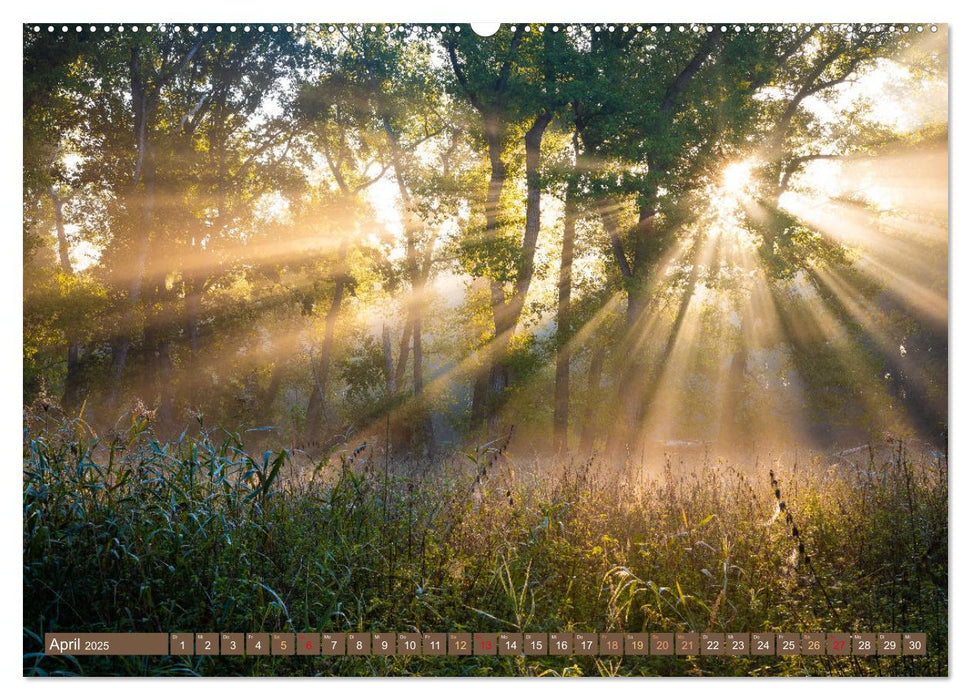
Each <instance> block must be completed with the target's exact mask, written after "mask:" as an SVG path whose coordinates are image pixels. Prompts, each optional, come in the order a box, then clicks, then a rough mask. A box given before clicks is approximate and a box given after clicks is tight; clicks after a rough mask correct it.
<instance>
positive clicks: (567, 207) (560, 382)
mask: <svg viewBox="0 0 971 700" xmlns="http://www.w3.org/2000/svg"><path fill="white" fill-rule="evenodd" d="M576 217H577V203H576V190H575V186H574V183H573V181H572V180H571V181H570V182H569V184H568V185H567V188H566V197H565V200H564V209H563V247H562V248H561V250H560V276H559V284H558V289H557V300H556V335H557V343H556V346H557V348H556V374H555V377H554V382H553V441H554V443H555V445H556V449H557V450H558V451H565V450H566V449H567V448H568V447H569V427H570V355H571V353H570V347H569V342H570V336H571V335H572V333H571V329H570V297H571V294H572V290H573V247H574V240H575V238H576Z"/></svg>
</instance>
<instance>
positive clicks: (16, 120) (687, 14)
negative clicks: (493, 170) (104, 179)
mask: <svg viewBox="0 0 971 700" xmlns="http://www.w3.org/2000/svg"><path fill="white" fill-rule="evenodd" d="M2 12H3V15H4V21H3V23H2V24H0V29H2V32H3V34H2V37H0V39H2V40H0V55H2V58H3V60H2V64H0V65H2V66H3V77H4V80H3V83H2V85H3V86H4V87H5V88H6V90H7V91H9V92H8V93H7V101H8V103H9V102H19V100H20V95H21V94H22V89H21V85H22V55H21V33H20V32H21V25H22V23H24V22H32V23H33V22H36V23H38V24H41V23H44V22H48V23H53V21H55V20H57V21H58V22H60V23H71V22H70V20H73V21H74V22H75V23H76V22H78V21H79V20H80V21H83V23H85V24H87V23H99V24H103V23H106V22H107V23H115V24H117V23H121V22H133V21H138V22H143V23H144V22H161V21H168V22H175V21H179V22H199V21H206V22H212V21H214V20H216V21H222V20H228V21H236V22H238V21H240V20H242V21H246V22H250V23H258V22H274V21H275V22H281V21H282V22H286V21H293V22H298V21H306V22H314V23H316V22H318V21H328V22H367V21H384V22H396V21H400V22H405V21H412V22H422V23H424V22H490V21H493V22H494V21H507V22H510V21H518V22H544V21H546V22H551V21H556V22H578V21H587V22H638V21H649V22H654V23H660V22H670V23H686V22H693V21H695V22H697V21H718V22H722V21H725V22H729V21H735V22H821V21H824V22H868V23H875V22H881V23H887V22H911V23H916V22H923V23H947V24H950V25H951V26H950V27H949V31H950V42H951V66H950V83H951V119H950V125H951V130H950V138H951V151H952V172H951V180H950V182H951V192H952V193H960V192H962V191H963V188H962V186H961V185H962V184H965V183H966V181H967V178H964V177H962V173H963V172H964V170H963V166H964V164H965V159H967V158H968V157H969V156H968V153H967V141H966V139H965V138H964V134H963V132H962V131H961V128H960V127H961V126H962V125H963V124H964V123H966V121H967V119H968V116H967V115H968V109H967V104H968V103H967V97H966V94H965V92H964V90H965V89H967V88H966V87H962V88H958V86H960V85H961V84H962V78H966V76H965V71H964V69H965V64H966V60H967V56H968V48H967V44H966V43H964V40H962V37H963V35H964V30H965V29H967V28H968V27H971V23H965V22H963V20H964V13H963V12H961V11H960V10H958V9H957V4H956V3H953V2H945V1H943V0H911V1H910V2H902V1H900V0H884V1H882V2H879V3H851V2H847V1H846V0H812V1H811V2H804V3H801V4H800V5H799V6H795V5H794V4H793V3H783V2H778V0H775V1H772V2H768V1H760V2H741V1H740V2H734V3H726V2H716V1H715V0H695V1H694V2H686V3H663V4H661V3H649V2H645V1H644V0H640V1H639V2H621V1H618V0H598V1H597V2H592V3H583V4H582V5H567V3H565V2H563V1H562V0H561V1H560V2H533V3H524V2H523V0H489V1H488V2H483V3H476V4H471V3H461V2H456V1H455V0H423V1H421V2H418V1H415V2H410V3H403V2H400V0H399V1H398V2H393V1H392V0H372V1H371V2H368V3H366V4H365V3H341V4H336V3H335V4H331V3H325V2H319V0H316V1H313V2H312V1H310V0H304V1H303V2H294V1H293V0H276V1H274V2H272V3H265V4H261V5H253V6H248V7H247V6H245V5H243V4H240V3H239V2H228V1H227V0H218V1H215V2H205V3H202V2H199V0H194V1H193V0H166V1H165V2H161V3H157V4H154V5H150V4H148V3H139V4H135V3H126V4H124V5H121V6H119V5H114V6H113V5H112V4H110V3H107V2H103V1H100V0H94V1H92V2H88V3H79V2H77V0H74V1H70V0H46V1H44V2H36V3H30V4H24V3H18V4H17V6H16V7H13V8H11V7H10V6H9V5H8V6H6V7H5V8H4V9H3V10H2ZM965 85H966V83H965ZM0 119H2V123H3V129H2V130H0V133H2V134H4V135H5V136H6V139H5V140H6V142H7V148H8V149H12V150H14V151H15V152H16V153H17V154H18V156H19V155H20V154H21V153H22V141H21V138H20V133H21V128H22V126H21V113H20V110H19V109H14V108H11V107H9V106H8V108H7V109H4V110H0ZM5 161H6V162H5V163H4V164H3V172H2V176H3V177H2V189H0V201H2V203H3V218H2V219H0V220H2V221H3V222H4V227H3V229H0V230H2V231H3V234H2V235H3V238H2V239H0V240H2V241H3V244H2V245H3V253H4V255H3V258H4V259H5V260H6V261H7V263H6V265H5V269H3V270H2V271H0V299H6V300H7V302H6V303H5V304H3V309H2V314H3V316H2V321H3V324H2V326H0V327H2V328H3V329H5V331H6V332H5V333H4V341H3V343H2V346H0V353H2V355H0V360H2V361H0V367H2V368H3V369H2V372H3V373H2V375H0V381H2V382H3V384H2V388H3V390H4V394H5V398H4V400H3V402H2V403H0V436H2V438H0V440H2V442H0V446H2V449H3V452H2V455H3V456H4V457H5V459H4V460H3V462H2V464H3V474H4V483H3V489H2V494H3V507H2V510H0V513H3V517H4V521H5V522H4V527H2V528H0V532H2V540H0V543H2V549H0V561H7V562H9V565H8V566H7V567H6V572H7V573H6V575H5V576H4V578H3V580H2V588H0V593H2V594H3V595H2V598H0V600H2V601H3V609H4V610H5V611H6V612H7V616H6V617H7V618H8V621H7V623H6V629H3V630H0V664H2V666H0V668H2V670H3V676H4V677H5V678H7V679H10V678H12V679H16V680H15V684H14V686H13V689H14V692H15V693H17V695H23V696H28V694H29V697H31V698H35V697H40V698H46V697H55V693H56V694H57V695H56V697H58V698H60V699H61V700H63V698H64V697H65V694H71V695H75V694H78V695H83V696H87V695H88V694H89V693H91V694H94V693H97V694H99V695H101V694H104V693H107V694H108V695H111V696H113V695H114V694H116V693H117V694H121V693H124V694H126V695H128V694H132V693H137V694H139V695H140V696H142V697H145V698H148V699H152V698H161V697H166V698H168V697H170V696H171V695H172V694H173V693H176V694H178V696H179V697H196V696H199V697H202V696H207V697H210V698H211V697H213V695H215V694H224V693H231V694H232V695H233V696H234V697H239V698H249V697H257V696H265V695H266V694H267V692H279V691H281V690H284V689H285V691H286V692H288V693H293V694H295V695H297V696H299V695H301V694H304V693H308V694H309V693H313V694H320V693H325V694H333V693H364V694H366V695H370V694H372V693H373V694H375V695H377V696H379V697H381V696H382V695H385V694H387V695H386V697H390V696H392V695H393V696H394V697H395V698H396V699H397V698H406V699H407V698H411V697H415V698H418V697H421V698H423V700H424V699H427V698H429V697H446V696H450V697H454V696H455V695H456V694H460V695H462V696H467V697H471V698H489V699H490V700H494V698H495V696H496V695H499V694H501V695H503V696H507V695H508V694H510V693H512V694H514V695H519V694H520V693H523V694H526V693H530V694H533V693H537V692H544V693H549V692H551V691H552V692H554V693H556V694H557V695H563V696H564V697H566V698H572V697H577V698H579V697H588V696H589V695H590V694H591V693H599V692H603V691H604V690H605V689H606V687H605V686H604V685H602V683H605V682H609V683H611V688H610V691H611V692H615V693H618V694H620V695H623V696H627V695H628V694H636V695H641V696H648V695H655V694H660V693H665V694H670V693H678V694H682V693H687V694H689V696H693V695H695V693H699V694H700V693H702V692H704V693H705V694H706V695H710V694H713V693H716V694H717V693H724V692H725V691H728V693H730V694H731V695H734V694H735V693H746V694H749V693H752V692H753V691H754V692H760V693H765V694H766V695H769V694H772V695H776V694H778V695H782V696H784V697H786V698H787V700H788V698H793V699H796V698H813V700H818V698H819V696H820V694H831V693H833V692H846V691H850V692H856V693H860V692H862V693H865V694H869V693H871V692H872V693H874V694H876V693H879V694H880V696H881V697H898V696H899V697H905V696H906V697H914V695H915V694H920V693H925V692H928V691H930V692H932V693H934V694H935V695H943V696H950V695H955V690H956V689H957V688H958V687H959V685H960V683H958V682H955V681H967V680H968V679H969V678H971V671H969V670H968V668H967V667H965V666H964V665H963V664H962V661H966V660H968V658H969V654H968V650H969V646H971V641H965V640H971V623H969V621H968V617H967V611H968V604H967V602H966V599H965V596H964V595H962V592H961V584H964V585H967V582H968V575H967V574H968V566H967V563H966V561H965V559H964V558H963V557H962V556H960V553H961V550H960V549H959V547H960V546H961V544H960V543H963V542H966V541H967V536H968V527H967V516H966V515H964V513H963V512H962V511H965V510H967V509H962V508H955V507H952V508H951V511H950V532H951V548H950V553H951V566H950V569H949V572H950V581H951V585H950V590H951V591H952V595H951V596H950V600H949V603H950V615H951V625H950V627H951V632H950V655H949V667H950V672H951V678H950V680H914V679H872V680H870V681H863V680H857V679H826V680H823V679H805V680H798V679H759V680H758V681H754V680H748V681H746V680H739V679H711V680H707V681H700V680H698V681H694V682H692V681H691V680H688V679H642V680H632V679H627V680H625V679H614V680H612V681H591V680H579V679H578V680H571V681H554V680H545V681H539V680H532V679H496V680H492V681H491V682H489V681H486V682H473V681H472V680H469V679H393V680H385V681H383V682H382V681H373V680H372V681H366V680H361V679H326V680H324V681H323V682H324V683H325V684H326V685H323V686H321V685H311V684H313V683H314V679H303V680H287V681H284V680H282V679H275V680H269V679H263V680H261V679H251V680H252V682H247V681H244V680H217V679H204V680H201V681H199V682H195V683H189V684H187V683H179V685H178V687H177V688H176V687H175V686H173V685H171V684H172V683H177V682H178V681H174V680H168V681H165V680H158V681H153V682H140V681H137V680H132V679H119V680H95V679H83V680H79V681H76V682H69V681H64V680H61V681H43V680H41V679H36V680H26V679H23V677H22V673H23V671H22V658H21V654H22V649H21V641H20V637H21V635H20V631H19V629H20V627H21V619H22V617H21V616H22V610H23V605H22V602H23V600H22V597H23V590H22V571H21V568H20V566H19V564H18V562H20V561H21V558H22V544H21V532H22V522H21V520H20V513H21V512H22V503H21V493H22V491H21V486H20V470H19V468H18V466H17V465H18V464H19V461H20V450H21V447H20V445H21V437H20V432H21V420H22V416H21V387H22V381H21V380H20V379H21V378H20V374H21V372H20V368H21V362H22V360H21V344H22V341H21V339H22V333H21V330H22V326H21V303H20V300H21V298H22V288H23V287H22V276H23V270H22V254H21V248H22V236H21V227H20V226H19V225H18V224H17V223H16V222H18V221H19V220H20V219H21V206H22V197H21V192H22V187H21V162H22V158H21V157H17V158H13V157H11V156H8V157H7V158H6V159H5ZM951 206H952V209H951V227H950V232H951V254H950V255H951V257H950V269H951V273H952V274H951V275H950V284H951V294H950V308H951V309H953V310H954V312H953V314H952V318H951V321H950V323H951V325H950V329H951V339H950V353H951V363H950V368H951V387H950V396H951V409H950V416H949V422H950V434H951V457H950V464H951V492H950V493H951V503H952V505H953V504H960V503H962V502H963V500H962V496H963V497H967V496H968V492H967V488H966V483H967V477H966V475H965V472H966V470H967V469H968V467H967V466H966V465H965V464H964V461H965V460H964V459H962V458H964V457H966V456H967V455H968V447H967V443H966V438H965V437H964V435H965V434H966V432H967V429H968V428H971V426H968V425H967V408H966V405H967V400H968V398H967V395H966V393H965V392H968V391H971V367H969V366H968V364H967V363H966V362H962V361H960V360H959V358H963V357H968V356H969V354H968V353H969V351H971V342H969V337H968V332H969V328H968V317H967V312H968V307H969V304H971V274H967V273H966V272H965V271H966V269H967V267H968V266H969V265H971V254H969V251H968V244H966V243H965V242H964V240H963V236H964V235H966V234H964V233H963V230H962V229H963V227H962V224H964V223H966V222H967V215H966V212H967V204H966V203H964V202H963V201H962V199H961V198H960V197H957V198H952V200H951ZM955 234H956V235H955ZM954 273H957V274H954ZM955 582H956V583H957V584H958V585H955ZM549 682H552V683H555V688H544V689H543V690H542V691H541V690H540V688H539V686H538V685H537V683H549ZM362 684H363V685H362Z"/></svg>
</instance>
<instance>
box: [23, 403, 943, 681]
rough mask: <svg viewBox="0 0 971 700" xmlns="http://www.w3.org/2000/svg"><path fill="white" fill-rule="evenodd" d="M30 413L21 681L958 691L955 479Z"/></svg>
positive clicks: (915, 465) (927, 466) (899, 469)
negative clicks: (345, 639) (281, 445)
mask: <svg viewBox="0 0 971 700" xmlns="http://www.w3.org/2000/svg"><path fill="white" fill-rule="evenodd" d="M242 445H243V440H242V437H241V436H240V435H238V434H233V433H229V432H225V431H222V430H218V429H207V428H206V427H205V426H201V427H200V428H199V429H198V430H196V431H194V434H193V435H192V436H188V435H183V436H182V437H181V438H180V439H179V440H177V441H174V442H171V443H161V442H159V441H158V440H156V439H155V437H154V436H153V433H152V429H151V426H150V424H149V422H148V421H147V420H145V419H133V421H132V424H131V426H130V428H129V429H128V430H127V431H125V432H123V433H120V434H118V435H114V436H111V437H110V438H105V437H101V438H96V437H95V436H94V435H93V434H92V433H91V432H90V430H89V429H88V428H87V427H86V426H85V425H84V423H83V422H82V421H79V420H73V421H72V420H54V421H51V420H46V421H45V420H42V419H39V418H38V417H37V416H34V415H28V416H27V417H26V420H25V432H24V479H23V488H24V497H23V508H24V540H23V546H24V562H23V565H24V601H25V602H24V651H25V654H24V673H25V674H202V675H214V674H231V675H236V674H241V675H262V674H280V675H310V674H342V675H385V674H389V675H390V674H395V675H442V674H452V675H500V674H502V675H508V674H512V675H587V674H608V675H656V674H663V675H776V674H779V675H942V674H946V673H947V668H948V666H947V466H946V462H945V461H944V459H943V458H932V457H931V456H930V455H926V454H925V455H920V456H918V455H908V454H907V453H906V451H905V450H904V448H903V445H900V446H899V447H898V449H896V450H895V451H894V452H893V454H892V455H889V456H888V458H887V459H886V460H878V459H876V458H875V457H873V456H872V453H871V454H870V455H869V456H867V457H866V458H864V459H863V460H862V461H861V462H860V463H859V464H856V465H849V464H841V465H829V464H828V463H827V462H826V461H822V460H818V459H815V460H808V461H798V462H796V463H794V464H772V465H770V467H771V470H772V474H771V476H770V474H769V472H770V467H763V466H760V465H751V466H749V467H740V466H735V465H731V464H726V463H722V462H719V461H712V460H707V459H705V460H700V461H699V462H698V463H697V464H694V465H685V464H677V465H675V464H670V463H669V464H668V465H667V466H666V467H665V468H664V469H663V471H662V472H661V473H658V474H645V473H642V472H640V471H638V472H636V473H635V472H634V471H633V470H632V469H627V470H619V471H618V470H611V469H608V468H606V467H605V466H604V465H600V464H598V463H596V462H594V461H587V462H583V463H571V462H566V463H559V464H556V463H554V464H548V465H543V466H542V467H539V466H537V465H525V464H519V463H517V461H516V460H515V458H513V457H510V455H508V454H503V452H504V448H505V442H504V441H498V447H492V446H484V447H483V448H481V449H477V450H473V451H472V452H470V454H469V455H467V456H457V457H456V458H454V459H449V460H445V461H444V462H443V463H441V464H440V465H438V466H437V467H436V468H435V469H433V470H428V469H425V470H420V469H419V468H418V467H417V466H415V465H412V464H409V463H406V462H402V461H396V460H392V459H388V458H386V457H385V456H383V455H375V454H372V453H371V451H370V448H362V449H360V450H357V451H356V452H355V453H353V454H347V455H345V456H342V457H340V458H339V459H335V460H334V461H333V462H332V463H320V464H316V465H314V464H311V465H303V466H301V467H298V466H297V464H296V460H295V459H294V458H293V456H292V455H291V454H289V453H287V452H285V451H280V452H266V453H263V454H258V455H251V454H247V452H246V451H244V449H243V447H242ZM369 630H370V631H389V630H397V631H436V632H442V631H444V632H447V631H457V630H465V631H571V630H573V631H598V632H599V631H622V630H626V631H676V630H693V631H703V630H709V631H751V632H756V631H793V632H799V631H846V632H853V631H861V632H879V631H893V632H898V631H908V630H909V631H922V632H926V633H928V647H929V655H928V656H927V657H925V658H915V657H909V658H880V659H875V658H874V659H861V658H833V657H787V658H782V657H738V658H728V657H725V658H711V657H705V658H700V657H691V658H673V657H639V658H635V657H627V658H624V659H616V658H615V659H608V658H606V657H605V658H600V659H597V658H588V657H586V658H585V657H528V658H509V657H459V658H455V657H410V658H405V657H393V658H378V657H366V658H360V657H343V658H326V657H323V658H307V657H299V658H271V657H261V658H237V657H153V658H147V657H145V658H143V657H77V658H70V657H61V658H58V657H44V656H43V655H41V654H39V653H37V652H39V651H40V648H41V642H40V640H41V639H42V638H43V635H44V633H45V632H53V631H75V632H89V631H90V632H94V631H120V632H124V631H145V632H148V631H241V632H250V631H293V632H299V631H369Z"/></svg>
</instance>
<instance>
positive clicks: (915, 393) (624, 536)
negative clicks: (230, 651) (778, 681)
mask: <svg viewBox="0 0 971 700" xmlns="http://www.w3.org/2000/svg"><path fill="white" fill-rule="evenodd" d="M23 42H24V45H23V69H24V87H23V146H24V151H23V152H24V158H23V273H24V275H23V279H24V284H23V300H22V303H23V406H24V430H23V435H24V438H23V462H24V478H23V488H24V528H25V529H24V592H25V611H24V630H25V631H24V644H25V655H24V672H25V674H50V673H53V674H75V673H80V674H99V673H120V674H143V673H151V674H154V673H163V674H166V673H176V674H202V675H208V674H239V673H241V674H254V673H256V674H259V673H262V674H266V673H272V674H297V675H302V674H307V673H323V674H342V675H358V674H363V675H372V674H395V675H411V674H415V675H430V674H449V675H454V674H500V675H551V674H552V675H585V674H601V675H628V674H662V675H670V674H677V675H680V674H698V675H709V674H716V675H724V674H733V675H764V674H785V675H799V674H809V675H822V674H847V675H869V674H874V675H877V674H879V675H942V674H943V675H946V674H947V484H948V478H947V439H948V414H947V408H948V46H947V29H946V27H944V26H938V25H900V24H898V25H886V24H884V25H859V24H855V25H826V24H812V25H810V24H797V25H768V24H759V25H745V24H743V25H734V24H733V25H721V24H712V25H706V24H691V25H651V24H631V25H621V24H602V25H593V24H559V25H555V24H532V25H528V24H523V25H503V26H502V27H501V28H500V29H499V30H498V31H497V32H496V33H495V34H494V35H492V36H489V37H483V36H480V35H478V34H477V33H475V32H474V31H473V30H472V28H471V27H470V26H469V25H464V24H463V25H443V26H439V25H435V26H431V25H429V26H425V25H399V24H386V25H383V24H366V25H350V24H341V25H327V24H321V25H317V24H307V25H304V24H286V23H283V24H278V25H273V24H262V25H261V24H211V25H203V24H194V25H188V24H155V25H122V26H118V25H87V24H85V25H64V26H62V25H51V26H48V25H25V26H24V28H23ZM770 469H771V471H770ZM787 503H788V507H787ZM179 628H184V629H186V630H189V631H209V629H210V628H211V629H212V630H213V631H219V630H222V631H231V630H232V631H258V630H263V629H265V630H267V631H274V630H284V629H286V630H295V631H306V630H371V629H374V630H379V631H383V630H394V629H398V630H399V631H411V630H417V631H451V630H456V629H459V630H477V631H478V630H488V631H492V630H495V631H534V630H536V631H540V630H542V631H557V630H571V629H576V630H586V629H589V630H591V631H608V630H611V631H612V630H636V631H640V630H658V631H661V630H663V631H674V630H675V629H691V630H696V631H697V630H703V629H719V630H725V631H762V630H776V629H777V630H781V631H802V630H805V631H823V630H830V631H846V632H850V631H881V630H887V631H907V630H914V631H922V632H926V633H928V636H929V640H930V642H929V643H930V645H931V646H930V650H931V653H930V654H929V655H928V657H926V658H921V659H899V658H898V659H890V658H886V659H884V658H880V659H863V660H861V659H857V658H855V657H854V658H852V659H832V658H829V657H823V658H821V659H774V660H772V661H771V662H768V661H765V660H762V661H759V660H758V659H754V660H753V659H747V658H746V659H727V658H726V659H691V660H681V659H672V660H665V659H653V658H652V659H648V658H644V659H638V660H630V659H624V660H623V661H620V660H614V661H604V660H601V659H598V660H593V659H579V658H574V659H570V660H569V661H562V660H561V661H557V660H555V659H530V660H524V659H522V658H518V659H505V658H502V659H486V658H469V659H442V660H432V659H414V660H405V659H341V660H328V659H316V660H314V661H313V663H311V662H310V661H307V660H296V661H295V660H292V659H265V660H248V661H246V662H243V661H237V660H232V659H222V658H206V659H202V658H200V657H196V658H183V659H176V658H171V659H165V660H154V661H153V660H147V659H128V660H122V659H113V660H108V659H100V660H98V659H84V660H81V659H71V660H68V661H65V660H62V659H53V658H45V657H44V656H43V655H42V654H34V653H29V649H32V648H33V647H34V646H36V645H37V641H36V640H39V639H42V638H43V633H44V632H46V631H51V630H75V631H84V630H88V629H91V630H110V631H158V630H166V631H168V630H173V631H174V630H176V629H179Z"/></svg>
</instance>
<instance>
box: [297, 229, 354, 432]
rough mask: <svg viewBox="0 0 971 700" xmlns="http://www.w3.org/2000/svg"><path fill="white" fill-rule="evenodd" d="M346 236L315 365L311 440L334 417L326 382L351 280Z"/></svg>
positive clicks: (309, 428)
mask: <svg viewBox="0 0 971 700" xmlns="http://www.w3.org/2000/svg"><path fill="white" fill-rule="evenodd" d="M347 245H348V243H347V238H344V239H343V240H342V241H341V246H340V252H339V253H338V258H337V275H336V278H335V280H334V297H333V299H331V303H330V308H329V309H328V310H327V317H326V319H325V320H324V340H323V342H322V343H321V346H320V359H319V360H318V362H317V363H316V367H315V368H314V373H313V374H314V377H313V379H314V384H313V388H312V390H311V392H310V403H309V405H308V406H307V429H306V438H307V441H308V442H311V441H314V440H317V439H319V438H320V437H321V435H320V431H321V429H322V427H323V426H324V425H325V424H326V422H327V421H329V420H330V419H331V416H330V415H329V413H330V407H329V405H328V403H327V384H328V381H329V379H330V366H331V360H332V357H333V353H334V330H335V328H336V327H337V317H338V316H339V315H340V310H341V303H342V302H343V300H344V292H345V287H346V285H347V281H348V272H347Z"/></svg>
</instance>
